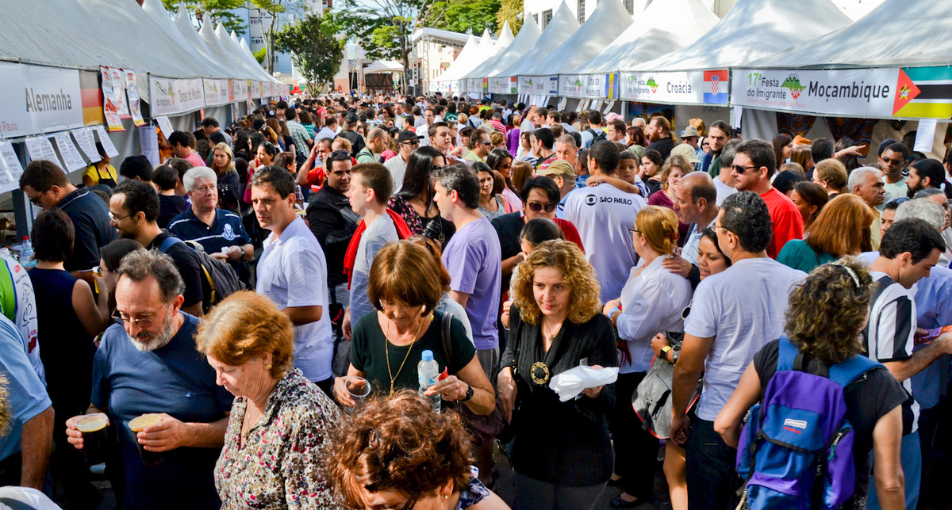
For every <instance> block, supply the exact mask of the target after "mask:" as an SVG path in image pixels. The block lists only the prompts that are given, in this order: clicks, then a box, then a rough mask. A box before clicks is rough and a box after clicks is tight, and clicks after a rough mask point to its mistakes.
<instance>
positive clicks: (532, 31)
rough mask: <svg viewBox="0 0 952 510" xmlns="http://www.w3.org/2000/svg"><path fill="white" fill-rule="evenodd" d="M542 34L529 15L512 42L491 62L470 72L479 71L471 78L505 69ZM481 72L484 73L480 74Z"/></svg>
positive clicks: (494, 74) (481, 76) (488, 75)
mask: <svg viewBox="0 0 952 510" xmlns="http://www.w3.org/2000/svg"><path fill="white" fill-rule="evenodd" d="M541 34H542V31H541V30H539V25H536V23H535V21H533V19H532V18H531V17H529V18H528V19H526V21H525V22H524V23H523V24H522V28H521V29H519V34H518V35H517V36H516V38H515V39H513V41H512V44H510V45H509V47H508V48H506V49H505V50H504V51H503V52H502V53H500V54H499V56H498V57H496V59H494V60H493V61H492V62H486V63H485V64H483V65H482V66H479V68H477V69H476V71H474V73H471V76H472V75H473V74H475V73H477V72H478V73H479V76H472V77H473V78H486V77H493V76H496V74H497V73H499V71H502V70H504V69H506V68H507V67H509V66H511V65H512V64H514V63H515V62H516V61H517V60H519V59H520V58H522V56H523V55H525V54H526V52H527V51H529V48H531V47H532V45H533V44H535V42H536V41H538V40H539V36H540V35H541ZM482 73H485V75H484V74H482Z"/></svg>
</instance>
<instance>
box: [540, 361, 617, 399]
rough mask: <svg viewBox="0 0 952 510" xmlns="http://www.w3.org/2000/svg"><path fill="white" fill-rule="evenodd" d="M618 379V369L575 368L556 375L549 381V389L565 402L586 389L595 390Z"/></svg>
mask: <svg viewBox="0 0 952 510" xmlns="http://www.w3.org/2000/svg"><path fill="white" fill-rule="evenodd" d="M617 379H618V367H608V368H592V367H587V366H577V367H575V368H572V369H569V370H566V371H565V372H562V373H561V374H558V375H556V376H555V377H553V378H552V380H551V381H549V388H552V391H554V392H556V393H558V394H559V400H561V401H562V402H567V401H569V400H572V399H573V398H575V397H577V396H578V394H579V393H581V392H582V390H584V389H586V388H597V387H599V386H604V385H606V384H611V383H613V382H615V381H616V380H617Z"/></svg>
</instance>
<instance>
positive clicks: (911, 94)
mask: <svg viewBox="0 0 952 510" xmlns="http://www.w3.org/2000/svg"><path fill="white" fill-rule="evenodd" d="M893 115H894V116H896V117H919V118H931V119H949V118H952V67H907V68H903V69H900V70H899V81H898V83H896V101H895V103H894V105H893Z"/></svg>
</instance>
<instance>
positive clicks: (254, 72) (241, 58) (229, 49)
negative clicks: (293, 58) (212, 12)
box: [203, 22, 279, 83]
mask: <svg viewBox="0 0 952 510" xmlns="http://www.w3.org/2000/svg"><path fill="white" fill-rule="evenodd" d="M206 25H209V26H210V25H211V23H206ZM203 28H204V27H203ZM215 35H216V36H217V37H218V41H219V42H220V43H221V45H222V48H224V49H225V52H226V53H228V55H229V56H230V57H231V58H232V59H234V60H235V61H237V62H240V63H243V64H244V65H245V68H246V69H248V70H249V71H251V73H250V74H249V78H251V79H258V80H264V81H269V82H275V83H279V82H278V80H277V79H275V78H274V77H273V76H271V75H270V74H268V72H267V71H265V70H264V68H263V67H261V66H260V65H259V64H258V62H257V61H255V63H254V64H252V63H251V62H248V61H247V60H246V59H245V53H244V52H243V51H241V47H240V46H238V45H237V44H235V41H232V40H231V37H230V36H229V35H228V30H225V26H224V25H222V24H221V22H219V23H218V26H217V27H215Z"/></svg>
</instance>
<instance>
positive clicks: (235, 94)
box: [231, 80, 251, 101]
mask: <svg viewBox="0 0 952 510" xmlns="http://www.w3.org/2000/svg"><path fill="white" fill-rule="evenodd" d="M231 91H232V100H233V101H247V100H248V99H249V98H250V97H251V96H249V95H248V80H231Z"/></svg>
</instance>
